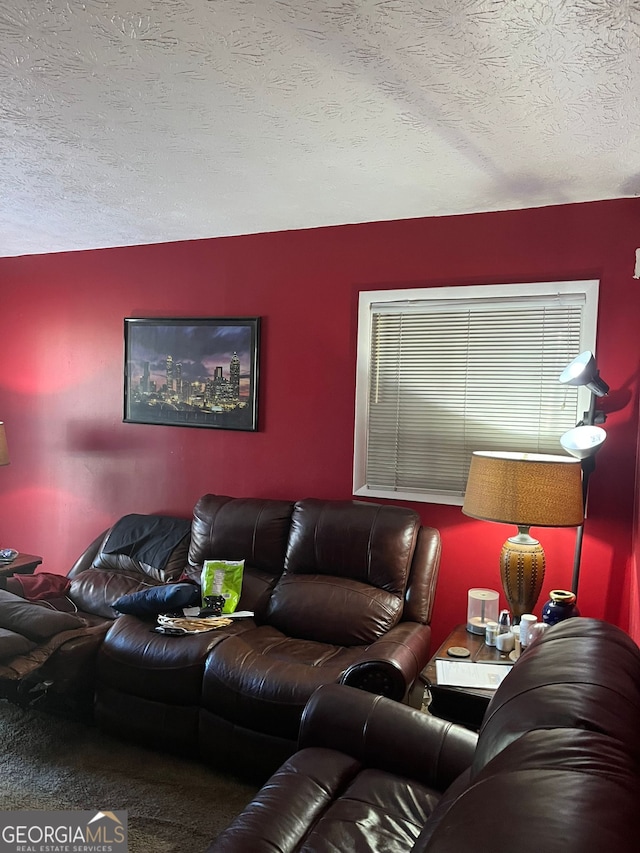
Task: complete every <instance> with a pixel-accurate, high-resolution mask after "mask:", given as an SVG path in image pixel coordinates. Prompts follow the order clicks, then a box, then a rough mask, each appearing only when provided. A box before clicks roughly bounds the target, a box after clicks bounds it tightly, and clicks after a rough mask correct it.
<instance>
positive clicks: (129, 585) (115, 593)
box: [69, 569, 149, 619]
mask: <svg viewBox="0 0 640 853" xmlns="http://www.w3.org/2000/svg"><path fill="white" fill-rule="evenodd" d="M148 587H149V582H148V580H147V579H146V578H145V577H144V576H142V575H140V573H136V574H135V575H127V574H123V573H122V572H109V571H96V570H95V569H85V570H84V571H83V572H79V573H78V574H77V575H75V576H74V578H73V580H72V581H71V589H70V590H69V597H70V598H71V600H72V601H73V602H74V604H75V605H76V607H77V608H78V609H79V610H83V611H85V612H87V613H95V614H96V615H97V616H103V617H105V618H106V619H115V618H116V616H117V615H118V614H117V613H116V611H115V610H114V609H113V607H112V606H111V604H112V602H113V601H115V600H116V599H118V598H121V597H122V596H123V595H127V594H128V593H132V592H138V590H140V589H148Z"/></svg>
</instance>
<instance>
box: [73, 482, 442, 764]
mask: <svg viewBox="0 0 640 853" xmlns="http://www.w3.org/2000/svg"><path fill="white" fill-rule="evenodd" d="M439 557H440V538H439V535H438V532H437V531H436V530H434V529H432V528H427V527H423V526H422V524H421V522H420V518H419V516H418V515H417V513H415V512H414V511H412V510H410V509H406V508H401V507H396V506H381V505H378V504H372V503H364V502H351V501H321V500H314V499H306V500H302V501H298V502H296V503H289V502H285V501H276V500H268V499H240V498H230V497H228V496H220V495H205V496H204V497H203V498H201V499H200V500H199V501H198V503H197V504H196V507H195V509H194V514H193V521H192V525H191V536H190V544H189V553H188V563H189V566H190V567H191V568H192V569H195V570H196V572H197V570H198V569H199V567H201V566H202V564H203V561H204V560H207V559H226V560H240V559H244V560H245V570H244V580H243V589H242V597H241V599H240V602H239V604H238V610H241V611H242V610H249V611H251V612H253V613H254V616H253V617H252V618H246V619H242V620H236V621H234V623H233V624H232V625H231V626H229V627H226V628H222V629H219V630H216V631H211V632H207V633H204V634H198V635H192V636H186V637H167V636H162V635H159V634H156V633H153V631H152V627H151V625H150V623H149V621H148V620H144V619H140V618H138V617H136V616H131V615H128V616H121V617H120V618H118V619H117V621H116V622H115V623H114V625H113V626H112V627H111V629H110V630H109V632H108V634H107V636H106V638H105V640H104V643H103V644H102V646H101V648H100V651H99V655H98V672H97V685H96V704H95V717H96V720H97V722H98V723H99V724H100V725H101V726H102V727H104V728H105V729H107V730H109V731H110V732H112V733H115V734H118V735H121V736H124V737H128V738H133V739H136V740H138V741H144V742H146V743H149V744H152V745H156V746H161V747H163V748H170V749H177V750H180V751H185V750H186V751H188V752H191V753H196V754H198V755H199V756H201V757H203V758H205V759H206V760H209V761H211V762H215V763H216V764H218V765H224V766H233V767H234V768H235V769H236V770H242V771H244V772H249V773H251V774H252V775H254V776H256V777H257V778H261V779H264V778H266V776H267V775H268V774H269V773H270V772H272V771H273V770H274V769H275V768H276V767H278V765H279V764H280V763H281V762H282V761H283V760H284V759H285V758H286V757H288V756H289V755H291V754H292V753H293V752H294V751H295V749H296V742H297V735H298V728H299V724H300V718H301V715H302V711H303V709H304V707H305V704H306V702H307V700H308V699H309V697H310V696H311V694H312V693H313V692H314V690H315V689H316V688H317V687H319V686H320V685H322V684H327V683H343V684H348V685H351V686H353V687H358V688H361V689H363V690H365V691H371V692H374V693H377V694H381V695H385V696H388V697H391V698H392V699H395V700H403V699H404V698H405V697H406V696H407V694H408V691H409V690H410V688H411V686H412V684H413V683H414V682H415V680H416V679H417V677H418V675H419V673H420V671H421V670H422V669H423V667H424V666H425V664H426V662H427V661H428V659H429V654H430V652H429V646H430V628H429V620H430V616H431V609H432V605H433V596H434V591H435V583H436V578H437V571H438V564H439ZM92 562H93V563H94V562H95V560H93V561H92ZM81 574H83V573H82V572H81ZM76 577H77V575H76Z"/></svg>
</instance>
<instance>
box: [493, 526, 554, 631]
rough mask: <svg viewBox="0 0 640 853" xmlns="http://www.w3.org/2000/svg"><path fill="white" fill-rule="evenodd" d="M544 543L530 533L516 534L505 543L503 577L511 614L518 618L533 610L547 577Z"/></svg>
mask: <svg viewBox="0 0 640 853" xmlns="http://www.w3.org/2000/svg"><path fill="white" fill-rule="evenodd" d="M544 569H545V558H544V550H543V548H542V545H541V544H540V543H539V542H538V540H537V539H534V538H533V537H532V536H529V535H528V534H527V533H520V534H519V535H518V536H513V537H511V538H510V539H507V541H506V542H505V543H504V545H503V546H502V552H501V554H500V579H501V581H502V588H503V589H504V594H505V597H506V599H507V601H508V603H509V609H510V610H511V616H512V618H513V619H514V621H519V620H520V617H521V616H522V614H523V613H533V608H534V607H535V606H536V602H537V601H538V598H539V596H540V590H541V589H542V581H543V579H544Z"/></svg>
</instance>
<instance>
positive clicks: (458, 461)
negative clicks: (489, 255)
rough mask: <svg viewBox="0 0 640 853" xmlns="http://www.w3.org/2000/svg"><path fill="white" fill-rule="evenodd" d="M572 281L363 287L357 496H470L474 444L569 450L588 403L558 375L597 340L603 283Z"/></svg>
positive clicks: (493, 447) (457, 499)
mask: <svg viewBox="0 0 640 853" xmlns="http://www.w3.org/2000/svg"><path fill="white" fill-rule="evenodd" d="M561 285H562V287H560V286H559V284H558V283H555V284H554V285H553V286H551V285H543V284H538V285H512V286H506V285H505V286H502V288H500V287H496V286H488V287H486V288H482V287H477V288H468V287H461V288H446V289H442V288H433V289H431V290H429V291H426V293H427V295H428V297H430V298H424V296H425V291H417V292H414V293H413V296H414V297H415V298H409V299H407V298H404V297H406V296H407V295H411V292H410V291H409V292H404V291H403V292H402V295H401V298H400V299H389V300H385V299H376V296H378V295H377V294H363V296H364V302H365V304H366V309H365V312H364V314H365V315H366V316H363V307H362V300H361V313H360V325H362V324H364V326H365V327H366V328H365V329H364V330H363V329H360V328H359V335H360V334H361V333H364V334H365V335H366V340H365V341H363V340H361V339H360V340H359V365H358V384H359V388H358V391H357V398H358V399H357V407H356V464H355V468H354V492H355V493H356V494H368V495H378V496H389V497H400V496H402V497H404V498H407V497H409V498H413V499H414V500H429V501H440V502H443V503H462V498H463V496H464V490H465V486H466V480H467V474H468V469H469V464H470V459H471V454H472V452H473V451H474V450H518V451H530V452H544V453H563V452H564V451H563V450H562V448H561V446H560V443H559V439H560V436H561V435H562V433H563V432H565V431H566V430H568V429H571V428H572V427H574V426H575V425H576V423H577V421H578V420H579V419H580V417H581V416H582V411H581V410H580V412H579V409H580V406H584V408H586V407H587V405H588V402H587V404H586V405H585V399H584V395H583V394H582V393H580V392H579V390H578V389H577V388H576V387H572V386H568V385H563V384H561V383H560V382H559V380H558V377H559V376H560V373H561V372H562V370H563V369H564V367H566V365H567V364H568V363H569V362H570V361H571V360H572V359H573V358H575V356H576V355H578V353H579V352H581V351H583V350H584V349H589V348H591V349H593V343H591V344H590V345H588V344H589V342H590V341H592V339H593V338H594V337H595V314H596V305H597V282H574V283H561ZM568 285H571V286H568ZM585 285H589V287H585ZM593 285H595V288H594V287H593ZM541 290H542V291H543V292H541ZM544 291H546V292H544ZM559 291H561V292H559ZM594 291H595V294H594ZM391 295H392V296H393V294H391ZM452 297H453V298H452ZM594 299H595V303H594Z"/></svg>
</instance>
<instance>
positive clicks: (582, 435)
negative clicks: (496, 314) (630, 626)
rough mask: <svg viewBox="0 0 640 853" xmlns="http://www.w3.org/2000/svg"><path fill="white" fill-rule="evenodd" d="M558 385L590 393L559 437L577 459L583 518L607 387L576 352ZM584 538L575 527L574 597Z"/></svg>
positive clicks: (590, 359) (601, 436) (586, 355)
mask: <svg viewBox="0 0 640 853" xmlns="http://www.w3.org/2000/svg"><path fill="white" fill-rule="evenodd" d="M560 382H562V383H564V384H566V385H577V386H584V387H586V388H588V389H589V391H591V400H590V404H589V409H588V410H587V411H586V412H585V413H584V415H583V419H582V420H581V421H579V423H578V424H577V425H576V426H575V427H574V428H573V429H570V430H569V431H568V432H565V433H564V435H563V436H562V437H561V438H560V444H561V445H562V447H563V448H564V449H565V450H566V451H567V453H570V454H571V455H572V456H574V457H575V458H576V459H579V460H580V465H581V468H582V508H583V515H584V517H585V518H586V515H587V498H588V494H589V479H590V477H591V475H592V474H593V472H594V470H595V467H596V460H595V454H596V453H597V452H598V450H599V449H600V448H601V447H602V445H603V444H604V442H605V440H606V438H607V433H606V432H605V431H604V430H603V429H602V427H600V426H597V424H603V423H604V422H605V421H606V419H607V416H606V415H605V413H604V412H603V411H600V410H598V409H597V408H596V404H597V400H598V398H599V397H604V396H606V395H607V394H608V393H609V386H608V385H607V383H606V382H605V381H604V380H603V379H602V378H601V377H600V372H599V370H598V367H597V365H596V360H595V357H594V355H593V353H592V352H590V351H589V350H587V351H585V352H583V353H580V355H579V356H577V358H574V360H573V361H572V362H571V364H569V365H567V367H565V369H564V370H563V371H562V373H561V374H560ZM583 536H584V521H583V522H582V524H581V525H580V527H578V531H577V534H576V547H575V551H574V556H573V576H572V578H571V591H572V592H573V593H574V595H575V596H576V599H577V597H578V583H579V581H580V562H581V559H582V539H583Z"/></svg>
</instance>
